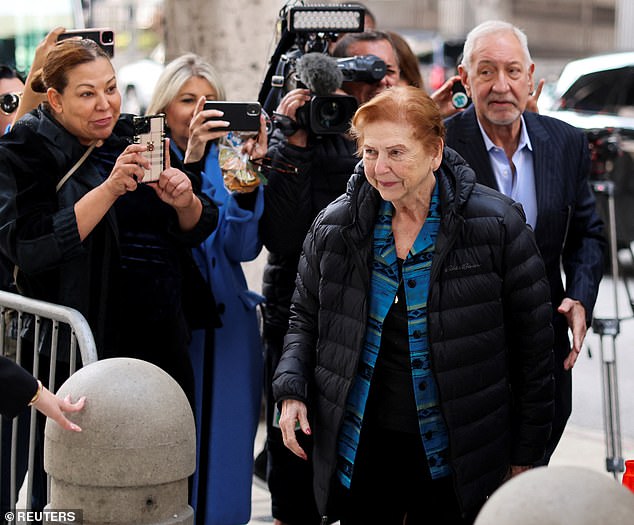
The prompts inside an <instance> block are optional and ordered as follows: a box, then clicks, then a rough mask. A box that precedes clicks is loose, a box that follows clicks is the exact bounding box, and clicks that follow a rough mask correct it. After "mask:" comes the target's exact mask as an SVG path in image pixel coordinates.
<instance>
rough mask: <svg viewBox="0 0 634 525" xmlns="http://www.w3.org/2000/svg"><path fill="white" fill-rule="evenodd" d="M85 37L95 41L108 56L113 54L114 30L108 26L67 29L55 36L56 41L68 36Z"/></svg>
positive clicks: (65, 38)
mask: <svg viewBox="0 0 634 525" xmlns="http://www.w3.org/2000/svg"><path fill="white" fill-rule="evenodd" d="M77 37H81V38H87V39H88V40H92V41H93V42H96V43H97V44H98V45H99V47H100V48H101V49H103V50H104V51H105V52H106V54H107V55H108V56H109V57H111V58H112V57H113V56H114V31H113V30H112V29H108V28H89V29H69V30H68V31H64V32H63V33H62V34H61V35H59V36H58V37H57V41H58V42H60V41H62V40H67V39H69V38H77Z"/></svg>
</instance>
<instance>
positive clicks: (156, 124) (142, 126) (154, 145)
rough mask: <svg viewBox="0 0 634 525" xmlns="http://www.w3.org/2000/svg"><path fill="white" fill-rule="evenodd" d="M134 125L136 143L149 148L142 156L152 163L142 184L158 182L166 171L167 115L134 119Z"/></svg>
mask: <svg viewBox="0 0 634 525" xmlns="http://www.w3.org/2000/svg"><path fill="white" fill-rule="evenodd" d="M133 124H134V143H135V144H144V145H146V146H147V151H144V152H143V153H142V155H143V156H144V157H145V158H146V159H148V160H149V161H150V170H149V172H148V171H146V173H145V176H144V177H143V180H142V181H141V182H156V181H157V180H159V177H160V176H161V173H162V172H163V170H164V169H165V115H164V114H163V113H161V114H159V115H146V116H144V117H134V118H133Z"/></svg>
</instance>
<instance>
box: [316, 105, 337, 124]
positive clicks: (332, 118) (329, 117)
mask: <svg viewBox="0 0 634 525" xmlns="http://www.w3.org/2000/svg"><path fill="white" fill-rule="evenodd" d="M318 115H319V123H320V124H321V125H322V126H323V127H324V128H332V127H334V126H338V125H339V124H341V111H340V108H339V104H337V102H336V101H334V100H330V101H327V102H324V103H323V104H322V105H321V106H319V112H318Z"/></svg>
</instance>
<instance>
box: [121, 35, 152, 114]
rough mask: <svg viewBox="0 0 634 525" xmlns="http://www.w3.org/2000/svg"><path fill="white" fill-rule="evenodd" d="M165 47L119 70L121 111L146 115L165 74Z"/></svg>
mask: <svg viewBox="0 0 634 525" xmlns="http://www.w3.org/2000/svg"><path fill="white" fill-rule="evenodd" d="M163 55H164V53H163V46H161V45H159V46H157V48H156V49H155V50H154V51H153V52H152V54H151V56H150V57H148V58H143V59H141V60H137V61H135V62H131V63H129V64H126V65H124V66H121V67H119V68H118V69H117V84H118V85H119V91H120V92H121V111H123V112H124V113H132V114H134V115H143V114H145V112H146V110H147V107H148V104H149V103H150V100H151V98H152V93H153V92H154V86H155V85H156V81H157V80H158V77H159V76H160V75H161V73H162V72H163V68H164V66H163V61H164V58H163Z"/></svg>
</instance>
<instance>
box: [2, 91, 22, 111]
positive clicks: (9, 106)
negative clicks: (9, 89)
mask: <svg viewBox="0 0 634 525" xmlns="http://www.w3.org/2000/svg"><path fill="white" fill-rule="evenodd" d="M21 96H22V93H5V94H4V95H0V111H2V113H4V114H5V115H11V113H13V112H14V111H15V110H16V109H18V104H19V103H20V97H21Z"/></svg>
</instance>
